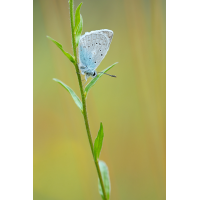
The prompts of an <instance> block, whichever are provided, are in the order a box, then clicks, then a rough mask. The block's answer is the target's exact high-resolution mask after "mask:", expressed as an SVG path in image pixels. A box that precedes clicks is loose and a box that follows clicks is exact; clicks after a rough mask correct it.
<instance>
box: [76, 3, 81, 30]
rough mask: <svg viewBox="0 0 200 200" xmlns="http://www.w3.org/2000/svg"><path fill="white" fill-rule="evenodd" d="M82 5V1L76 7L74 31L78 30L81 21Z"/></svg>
mask: <svg viewBox="0 0 200 200" xmlns="http://www.w3.org/2000/svg"><path fill="white" fill-rule="evenodd" d="M81 6H82V2H81V3H80V4H79V6H78V7H77V9H76V13H75V27H74V31H75V32H76V30H77V29H78V26H79V23H80V18H81V17H80V9H81Z"/></svg>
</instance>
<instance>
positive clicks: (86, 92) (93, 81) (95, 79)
mask: <svg viewBox="0 0 200 200" xmlns="http://www.w3.org/2000/svg"><path fill="white" fill-rule="evenodd" d="M117 63H118V62H116V63H114V64H113V65H111V66H110V67H108V68H106V69H104V70H103V71H102V72H103V73H105V72H107V71H108V70H110V69H111V68H112V67H114V66H115V65H116V64H117ZM103 73H99V74H98V75H97V76H96V77H95V78H93V79H92V80H91V81H90V82H89V83H88V84H87V86H86V87H85V90H84V92H85V97H87V94H88V92H89V90H90V89H91V87H92V86H93V85H94V84H95V83H96V82H97V81H98V79H99V78H100V77H101V76H102V75H103Z"/></svg>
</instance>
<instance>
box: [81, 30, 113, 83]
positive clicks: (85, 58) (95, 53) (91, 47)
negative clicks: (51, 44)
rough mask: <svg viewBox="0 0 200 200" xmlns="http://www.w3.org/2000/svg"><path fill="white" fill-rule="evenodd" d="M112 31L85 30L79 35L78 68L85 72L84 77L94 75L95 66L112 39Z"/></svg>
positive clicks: (104, 53) (106, 50)
mask: <svg viewBox="0 0 200 200" xmlns="http://www.w3.org/2000/svg"><path fill="white" fill-rule="evenodd" d="M112 37H113V31H111V30H108V29H102V30H96V31H91V32H89V33H88V32H86V33H85V34H84V35H82V36H81V38H80V41H79V45H78V50H79V69H80V70H81V73H82V74H85V75H86V76H85V79H86V81H87V78H88V77H89V76H91V77H93V78H94V77H96V76H97V72H96V71H95V70H96V68H97V67H98V66H99V64H100V63H101V61H102V60H103V59H104V57H105V55H106V54H107V52H108V50H109V47H110V43H111V41H112Z"/></svg>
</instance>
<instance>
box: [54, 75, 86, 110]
mask: <svg viewBox="0 0 200 200" xmlns="http://www.w3.org/2000/svg"><path fill="white" fill-rule="evenodd" d="M53 80H54V81H56V82H58V83H59V84H60V85H62V86H63V87H64V88H65V89H66V90H67V91H68V92H69V93H70V94H71V96H72V98H73V99H74V102H75V103H76V105H77V106H78V107H79V108H80V110H81V112H83V105H82V102H81V100H80V99H79V98H78V96H77V95H76V93H75V92H74V91H73V90H72V89H71V88H70V87H69V86H68V85H66V84H65V83H63V82H62V81H60V80H58V79H56V78H53Z"/></svg>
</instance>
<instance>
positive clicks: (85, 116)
mask: <svg viewBox="0 0 200 200" xmlns="http://www.w3.org/2000/svg"><path fill="white" fill-rule="evenodd" d="M69 4H70V19H71V32H72V46H73V51H74V57H75V64H74V65H75V69H76V74H77V78H78V83H79V87H80V92H81V98H82V104H83V117H84V121H85V127H86V131H87V136H88V140H89V144H90V148H91V151H92V155H93V159H94V163H95V166H96V169H97V174H98V177H99V180H100V184H101V188H102V191H103V195H104V199H105V200H107V196H106V191H105V187H104V184H103V179H102V175H101V171H100V168H99V163H98V161H96V160H95V158H94V148H93V142H92V136H91V132H90V127H89V121H88V116H87V108H86V99H85V95H84V91H83V84H82V81H81V75H80V72H79V67H78V62H77V52H76V40H75V33H74V13H73V0H70V1H69Z"/></svg>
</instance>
